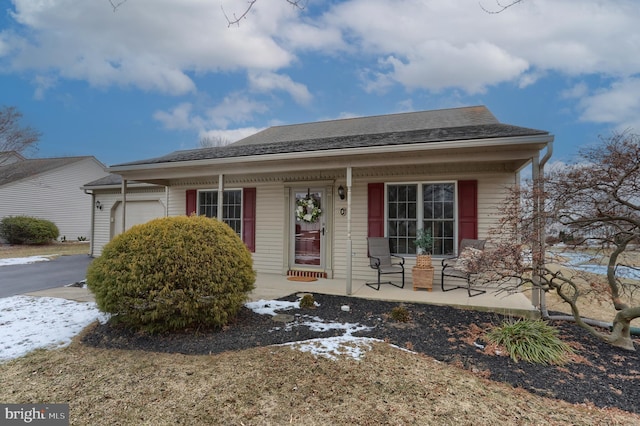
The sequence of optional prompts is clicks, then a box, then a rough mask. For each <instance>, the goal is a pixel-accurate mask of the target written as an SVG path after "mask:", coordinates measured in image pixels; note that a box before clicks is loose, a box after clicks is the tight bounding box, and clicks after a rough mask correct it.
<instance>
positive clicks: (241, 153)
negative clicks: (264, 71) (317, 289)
mask: <svg viewBox="0 0 640 426" xmlns="http://www.w3.org/2000/svg"><path fill="white" fill-rule="evenodd" d="M552 142H553V136H552V135H551V134H549V132H547V131H543V130H536V129H529V128H524V127H517V126H512V125H508V124H503V123H500V122H499V121H498V120H497V119H496V118H495V117H494V115H493V114H492V113H491V112H490V111H489V110H488V109H487V108H486V107H484V106H474V107H465V108H455V109H445V110H435V111H422V112H412V113H403V114H392V115H383V116H375V117H361V118H351V119H344V120H331V121H323V122H315V123H306V124H296V125H285V126H275V127H271V128H268V129H266V130H264V131H261V132H259V133H256V134H254V135H252V136H250V137H248V138H246V139H243V140H241V141H238V142H236V143H234V144H231V145H228V146H225V147H215V148H201V149H194V150H187V151H177V152H174V153H171V154H168V155H165V156H162V157H158V158H151V159H147V160H141V161H135V162H130V163H125V164H118V165H114V166H111V167H109V168H108V170H109V171H110V172H111V173H113V174H117V175H119V176H121V177H122V181H121V184H120V188H119V193H117V192H118V191H115V190H114V189H113V188H112V189H111V192H110V193H109V194H110V198H108V199H107V198H104V197H105V196H106V195H107V194H106V188H105V189H103V190H102V192H101V191H100V190H98V191H94V197H99V198H100V201H101V203H102V205H103V206H104V209H103V210H96V211H95V217H96V222H95V223H96V225H95V226H96V234H95V253H96V254H99V253H100V250H101V247H102V246H103V245H104V244H105V243H107V241H108V238H107V236H108V237H109V238H111V237H112V236H113V235H114V233H113V232H111V233H108V232H107V231H106V226H108V225H107V224H109V223H113V222H117V221H121V222H122V224H121V225H119V227H118V228H117V229H126V228H127V227H128V224H127V221H128V220H130V219H129V216H127V215H120V216H119V215H118V214H117V213H118V212H117V209H118V207H117V206H118V205H125V206H128V205H129V203H134V202H137V201H138V200H142V199H143V198H139V197H143V194H141V193H140V192H141V191H143V192H144V191H148V192H146V195H144V196H145V197H147V198H149V199H151V198H153V199H154V200H155V201H156V202H157V203H159V204H162V205H163V206H164V208H165V209H166V210H165V214H166V215H168V216H174V215H183V214H192V213H196V214H204V215H207V216H211V217H217V218H219V219H221V220H223V221H225V222H226V223H227V224H229V226H231V227H232V228H233V229H234V230H235V231H236V232H237V233H238V235H239V236H241V238H242V239H243V241H244V242H245V244H246V245H247V247H248V248H249V249H250V251H251V252H252V254H253V260H254V267H255V268H256V270H257V271H258V272H260V273H271V274H282V275H312V276H317V277H328V278H336V279H345V280H346V281H347V288H349V285H350V282H351V280H352V279H358V280H366V279H371V278H372V276H373V272H372V270H371V269H370V267H369V260H368V257H367V237H368V236H386V237H389V239H390V242H391V247H392V251H393V252H394V253H397V254H399V255H402V256H404V257H406V265H407V267H406V269H407V271H408V272H409V275H410V270H411V266H413V264H414V263H415V253H416V249H415V247H414V246H413V240H414V239H415V233H416V230H417V229H418V228H422V227H428V228H430V229H431V230H432V232H433V236H434V237H435V242H434V256H435V257H437V256H443V255H450V254H453V253H455V252H456V250H457V247H458V243H459V241H460V240H461V239H462V238H478V237H480V238H482V237H486V235H487V232H488V231H489V228H490V227H491V226H492V224H495V222H496V220H497V218H496V215H495V213H496V205H497V204H499V203H500V202H501V200H502V199H503V194H504V188H505V187H506V186H509V185H514V184H516V183H518V181H519V173H520V171H521V170H522V169H523V168H525V167H527V166H528V165H533V166H534V169H535V170H534V175H535V174H537V173H539V172H540V171H541V170H542V167H543V166H544V163H545V162H546V161H547V160H548V158H549V156H550V154H551V149H552ZM543 153H544V154H545V155H544V157H543V158H541V155H542V154H543ZM133 181H135V182H136V184H135V185H130V184H129V183H128V182H133ZM142 184H146V185H147V187H146V188H145V189H142V188H140V187H139V186H137V185H142ZM153 185H155V189H153V190H152V189H151V188H152V186H153ZM152 191H156V192H153V194H154V195H153V196H151V193H152ZM103 193H104V195H103ZM220 194H222V196H220ZM154 197H155V198H154ZM127 200H129V201H127ZM134 200H135V201H134ZM117 203H120V204H117ZM125 208H126V209H128V207H125ZM158 214H159V210H158ZM103 227H104V228H105V229H102V228H103ZM98 228H101V230H100V231H99V232H98V230H97V229H98ZM112 230H115V226H114V225H112Z"/></svg>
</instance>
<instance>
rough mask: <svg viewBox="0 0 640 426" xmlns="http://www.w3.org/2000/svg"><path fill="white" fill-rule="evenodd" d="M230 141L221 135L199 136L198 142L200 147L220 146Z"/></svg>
mask: <svg viewBox="0 0 640 426" xmlns="http://www.w3.org/2000/svg"><path fill="white" fill-rule="evenodd" d="M230 143H231V140H230V139H227V138H225V137H223V136H203V137H202V138H200V141H199V142H198V144H199V145H200V148H213V147H221V146H225V145H229V144H230Z"/></svg>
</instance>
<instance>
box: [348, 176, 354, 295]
mask: <svg viewBox="0 0 640 426" xmlns="http://www.w3.org/2000/svg"><path fill="white" fill-rule="evenodd" d="M351 172H352V170H351V166H349V167H347V296H350V295H351V275H352V270H353V243H352V241H351Z"/></svg>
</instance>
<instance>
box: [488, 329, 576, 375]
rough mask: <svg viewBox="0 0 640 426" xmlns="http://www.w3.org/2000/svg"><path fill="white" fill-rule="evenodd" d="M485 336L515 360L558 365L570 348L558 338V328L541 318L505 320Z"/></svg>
mask: <svg viewBox="0 0 640 426" xmlns="http://www.w3.org/2000/svg"><path fill="white" fill-rule="evenodd" d="M486 339H487V340H488V341H490V342H492V343H495V344H496V345H500V346H503V347H504V348H505V350H506V351H507V352H508V353H509V355H510V356H511V359H513V360H514V361H515V362H518V361H519V360H524V361H527V362H531V363H536V364H553V365H562V364H566V363H567V362H568V361H569V358H570V355H571V354H573V352H574V351H573V349H572V348H571V347H570V346H569V345H568V344H566V343H564V342H563V341H562V340H560V338H558V330H557V329H555V328H553V327H551V326H550V325H549V324H547V323H546V322H545V321H542V320H529V319H523V320H518V321H506V322H504V323H502V324H501V325H500V326H497V327H494V328H493V329H492V330H490V331H489V332H488V333H487V334H486Z"/></svg>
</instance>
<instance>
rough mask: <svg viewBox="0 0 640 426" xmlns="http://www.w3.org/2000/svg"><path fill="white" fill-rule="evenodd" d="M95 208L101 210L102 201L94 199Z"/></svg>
mask: <svg viewBox="0 0 640 426" xmlns="http://www.w3.org/2000/svg"><path fill="white" fill-rule="evenodd" d="M96 209H97V210H102V203H101V202H100V201H96Z"/></svg>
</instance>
